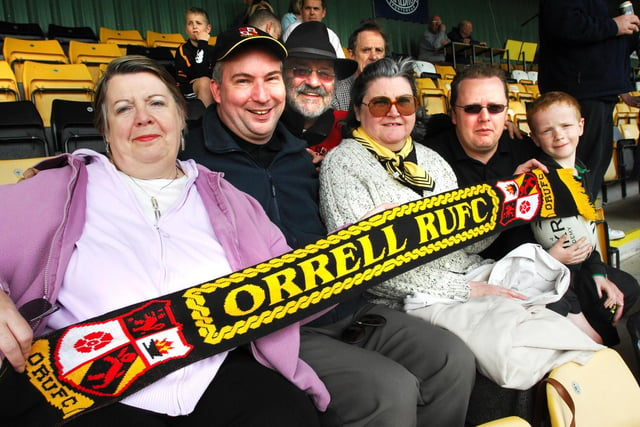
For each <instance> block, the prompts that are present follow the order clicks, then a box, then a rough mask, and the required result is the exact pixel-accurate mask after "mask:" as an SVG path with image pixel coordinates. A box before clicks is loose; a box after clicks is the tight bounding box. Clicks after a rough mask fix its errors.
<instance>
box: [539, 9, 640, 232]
mask: <svg viewBox="0 0 640 427" xmlns="http://www.w3.org/2000/svg"><path fill="white" fill-rule="evenodd" d="M617 3H618V2H616V4H617ZM639 26H640V19H638V16H636V15H620V16H616V17H613V18H612V17H611V14H610V9H609V3H608V2H607V1H606V0H541V1H540V9H539V34H540V46H539V48H540V50H539V61H538V62H539V75H538V85H539V87H540V91H541V92H542V93H545V92H550V91H563V92H566V93H568V94H570V95H572V96H574V97H575V98H576V99H577V100H578V101H579V102H580V107H581V109H582V116H583V117H584V120H585V127H584V135H583V136H582V138H581V142H580V145H579V146H578V153H577V155H578V158H580V159H582V161H583V162H584V163H585V164H586V166H587V168H588V169H589V170H590V171H591V176H592V182H591V185H590V187H589V188H587V192H588V193H589V195H590V196H591V198H592V199H594V200H595V199H596V198H597V195H598V191H599V190H600V187H601V186H602V181H603V177H604V174H605V172H606V170H607V167H608V166H609V161H610V160H611V155H612V152H613V144H612V127H613V108H614V106H615V104H616V102H617V100H618V96H620V95H623V94H624V95H625V96H626V95H628V92H629V91H631V90H632V85H631V79H630V73H629V71H630V62H629V54H630V53H631V50H632V48H634V47H635V44H636V43H632V41H631V40H629V38H630V37H633V36H632V35H633V34H634V33H637V32H638V27H639ZM630 102H632V103H633V102H637V100H636V99H633V100H632V101H630ZM638 105H640V103H639V104H638ZM612 238H613V236H612Z"/></svg>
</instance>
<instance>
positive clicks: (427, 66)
mask: <svg viewBox="0 0 640 427" xmlns="http://www.w3.org/2000/svg"><path fill="white" fill-rule="evenodd" d="M413 72H414V73H415V74H416V76H417V77H418V78H424V77H429V78H431V79H434V80H435V79H437V78H439V77H440V75H439V74H438V71H437V70H436V66H435V65H433V64H432V63H431V62H427V61H414V62H413Z"/></svg>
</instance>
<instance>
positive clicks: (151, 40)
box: [147, 30, 185, 55]
mask: <svg viewBox="0 0 640 427" xmlns="http://www.w3.org/2000/svg"><path fill="white" fill-rule="evenodd" d="M184 42H185V40H184V37H183V36H182V34H180V33H156V32H155V31H150V30H147V47H168V48H170V49H171V51H172V53H173V54H174V55H175V51H176V49H177V48H179V47H180V45H181V44H183V43H184Z"/></svg>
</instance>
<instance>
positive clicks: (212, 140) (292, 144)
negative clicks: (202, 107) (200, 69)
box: [202, 104, 307, 155]
mask: <svg viewBox="0 0 640 427" xmlns="http://www.w3.org/2000/svg"><path fill="white" fill-rule="evenodd" d="M202 129H203V133H204V146H205V147H206V148H207V150H208V151H211V152H212V153H228V152H232V151H242V148H241V147H240V145H239V144H238V143H237V142H236V140H235V138H237V136H235V135H233V134H232V133H231V131H230V130H229V129H228V128H227V127H226V126H224V125H223V124H222V122H221V121H220V117H219V116H218V112H217V109H216V106H215V105H214V104H212V105H210V106H209V107H208V108H207V110H206V111H205V113H204V118H203V122H202ZM274 135H275V136H276V137H277V138H279V140H280V141H281V142H282V150H280V153H279V155H280V154H286V153H290V152H296V151H300V150H301V149H304V148H306V147H307V144H306V142H304V141H303V140H301V139H300V138H297V137H295V136H294V135H293V134H292V133H291V132H289V130H288V129H287V128H286V127H285V126H284V124H282V122H280V121H278V124H277V125H276V129H275V132H274Z"/></svg>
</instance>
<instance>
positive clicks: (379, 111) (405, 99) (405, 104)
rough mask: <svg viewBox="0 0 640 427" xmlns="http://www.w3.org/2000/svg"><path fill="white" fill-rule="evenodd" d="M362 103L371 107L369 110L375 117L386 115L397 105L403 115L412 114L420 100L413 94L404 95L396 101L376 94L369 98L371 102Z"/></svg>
mask: <svg viewBox="0 0 640 427" xmlns="http://www.w3.org/2000/svg"><path fill="white" fill-rule="evenodd" d="M362 105H366V106H367V107H369V112H370V113H371V115H372V116H373V117H384V116H386V115H387V113H389V111H390V110H391V106H392V105H395V106H396V108H397V109H398V113H400V114H402V115H403V116H410V115H412V114H414V113H415V112H416V107H417V106H418V100H417V99H416V97H415V96H413V95H402V96H399V97H397V98H396V100H395V101H392V100H390V99H389V98H387V97H386V96H376V97H374V98H371V99H370V100H369V103H368V104H367V103H365V102H363V103H362Z"/></svg>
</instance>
